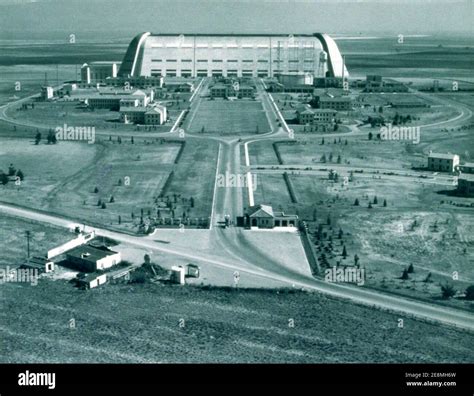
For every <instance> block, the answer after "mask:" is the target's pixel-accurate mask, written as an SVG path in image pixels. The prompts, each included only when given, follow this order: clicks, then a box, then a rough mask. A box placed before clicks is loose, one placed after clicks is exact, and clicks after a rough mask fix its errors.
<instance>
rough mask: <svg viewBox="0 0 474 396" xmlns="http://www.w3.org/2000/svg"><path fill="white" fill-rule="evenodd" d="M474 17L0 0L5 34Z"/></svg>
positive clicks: (438, 24)
mask: <svg viewBox="0 0 474 396" xmlns="http://www.w3.org/2000/svg"><path fill="white" fill-rule="evenodd" d="M473 21H474V8H473V0H240V1H237V0H193V1H189V0H188V1H183V0H154V1H152V0H144V1H139V0H0V38H2V37H7V36H9V35H11V34H17V35H25V36H28V35H30V36H31V35H42V34H48V33H51V32H65V33H70V34H82V33H89V34H95V33H97V32H98V33H101V32H102V33H104V35H105V34H107V35H109V34H111V33H112V34H115V33H117V32H120V33H122V34H124V35H125V34H127V35H128V34H137V33H139V32H144V31H150V32H154V33H295V34H297V33H313V32H325V33H330V34H347V33H349V34H364V33H371V32H372V33H374V32H390V33H395V34H432V33H442V32H453V33H463V34H469V35H473V37H474V28H473V26H474V22H473Z"/></svg>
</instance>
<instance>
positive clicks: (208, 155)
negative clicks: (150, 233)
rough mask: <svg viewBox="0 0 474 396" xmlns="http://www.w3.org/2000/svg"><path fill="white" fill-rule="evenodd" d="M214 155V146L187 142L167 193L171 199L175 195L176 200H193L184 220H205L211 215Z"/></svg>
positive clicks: (198, 141)
mask: <svg viewBox="0 0 474 396" xmlns="http://www.w3.org/2000/svg"><path fill="white" fill-rule="evenodd" d="M217 155H218V144H217V143H215V142H211V141H203V140H200V139H192V138H189V139H186V145H185V148H184V151H183V153H182V156H181V158H180V160H179V164H178V165H177V166H176V167H175V172H174V175H173V178H172V181H171V184H170V185H169V188H168V189H167V192H166V193H167V195H169V196H173V198H174V197H175V196H176V197H177V200H178V201H180V200H183V199H184V200H190V199H191V198H193V200H194V206H193V207H192V208H191V207H189V206H188V207H187V209H186V216H187V217H200V218H201V217H204V218H208V217H209V216H210V215H211V210H212V209H211V207H212V197H213V194H214V184H215V174H216V165H217ZM181 212H182V211H179V209H177V210H176V217H180V216H181V214H182V213H181Z"/></svg>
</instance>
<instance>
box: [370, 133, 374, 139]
mask: <svg viewBox="0 0 474 396" xmlns="http://www.w3.org/2000/svg"><path fill="white" fill-rule="evenodd" d="M373 137H374V135H373V133H372V132H369V140H372V138H373Z"/></svg>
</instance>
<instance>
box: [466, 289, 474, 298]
mask: <svg viewBox="0 0 474 396" xmlns="http://www.w3.org/2000/svg"><path fill="white" fill-rule="evenodd" d="M466 300H474V285H471V286H468V288H467V289H466Z"/></svg>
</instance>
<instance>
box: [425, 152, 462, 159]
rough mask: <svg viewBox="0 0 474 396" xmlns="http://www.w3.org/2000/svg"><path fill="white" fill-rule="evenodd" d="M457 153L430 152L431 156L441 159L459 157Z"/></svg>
mask: <svg viewBox="0 0 474 396" xmlns="http://www.w3.org/2000/svg"><path fill="white" fill-rule="evenodd" d="M457 156H458V155H457V154H451V153H448V154H445V153H430V155H429V158H439V159H451V160H452V159H454V157H457Z"/></svg>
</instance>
